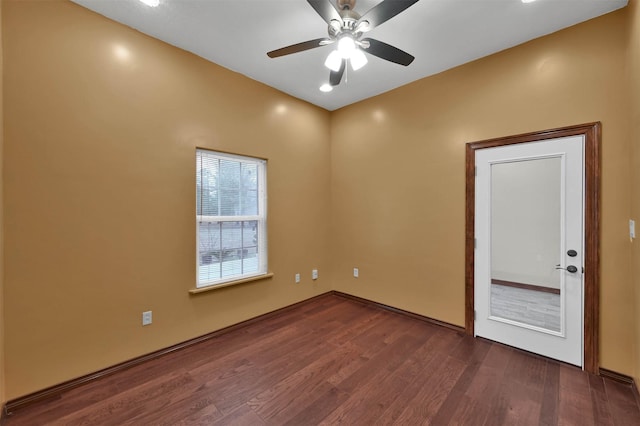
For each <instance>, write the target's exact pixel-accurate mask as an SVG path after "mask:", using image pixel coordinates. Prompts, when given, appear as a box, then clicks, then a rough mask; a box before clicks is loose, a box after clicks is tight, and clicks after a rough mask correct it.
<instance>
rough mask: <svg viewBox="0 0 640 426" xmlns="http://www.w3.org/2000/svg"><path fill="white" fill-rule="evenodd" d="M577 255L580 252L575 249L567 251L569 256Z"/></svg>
mask: <svg viewBox="0 0 640 426" xmlns="http://www.w3.org/2000/svg"><path fill="white" fill-rule="evenodd" d="M577 255H578V252H577V251H575V250H569V251H568V252H567V256H569V257H576V256H577Z"/></svg>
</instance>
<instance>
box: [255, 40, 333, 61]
mask: <svg viewBox="0 0 640 426" xmlns="http://www.w3.org/2000/svg"><path fill="white" fill-rule="evenodd" d="M329 42H332V40H331V39H328V38H317V39H315V40H309V41H303V42H302V43H297V44H292V45H291V46H287V47H282V48H280V49H276V50H272V51H271V52H267V56H269V57H270V58H277V57H279V56H285V55H291V54H292V53H298V52H303V51H305V50H309V49H313V48H315V47H320V46H326V45H327V44H331V43H329Z"/></svg>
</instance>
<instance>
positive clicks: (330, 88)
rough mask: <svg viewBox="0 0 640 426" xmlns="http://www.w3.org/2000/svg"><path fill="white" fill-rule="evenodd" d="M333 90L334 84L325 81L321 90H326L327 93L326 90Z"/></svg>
mask: <svg viewBox="0 0 640 426" xmlns="http://www.w3.org/2000/svg"><path fill="white" fill-rule="evenodd" d="M332 90H333V86H332V85H330V84H329V83H325V84H323V85H322V86H320V91H321V92H325V93H326V92H330V91H332Z"/></svg>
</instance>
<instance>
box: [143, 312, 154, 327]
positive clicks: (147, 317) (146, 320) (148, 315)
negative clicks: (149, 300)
mask: <svg viewBox="0 0 640 426" xmlns="http://www.w3.org/2000/svg"><path fill="white" fill-rule="evenodd" d="M152 322H153V313H152V312H151V311H145V312H143V313H142V325H149V324H151V323H152Z"/></svg>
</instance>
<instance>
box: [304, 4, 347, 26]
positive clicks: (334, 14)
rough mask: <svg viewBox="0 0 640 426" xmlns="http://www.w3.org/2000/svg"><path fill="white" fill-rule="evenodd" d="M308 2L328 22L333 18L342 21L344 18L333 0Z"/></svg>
mask: <svg viewBox="0 0 640 426" xmlns="http://www.w3.org/2000/svg"><path fill="white" fill-rule="evenodd" d="M307 2H309V4H310V5H311V7H313V8H314V10H315V11H316V12H318V15H320V16H321V17H322V19H324V20H325V22H326V23H327V24H329V23H331V21H332V20H337V21H338V22H342V18H341V17H340V14H339V13H338V10H337V9H336V8H335V6H334V5H333V2H332V1H331V0H307Z"/></svg>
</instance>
